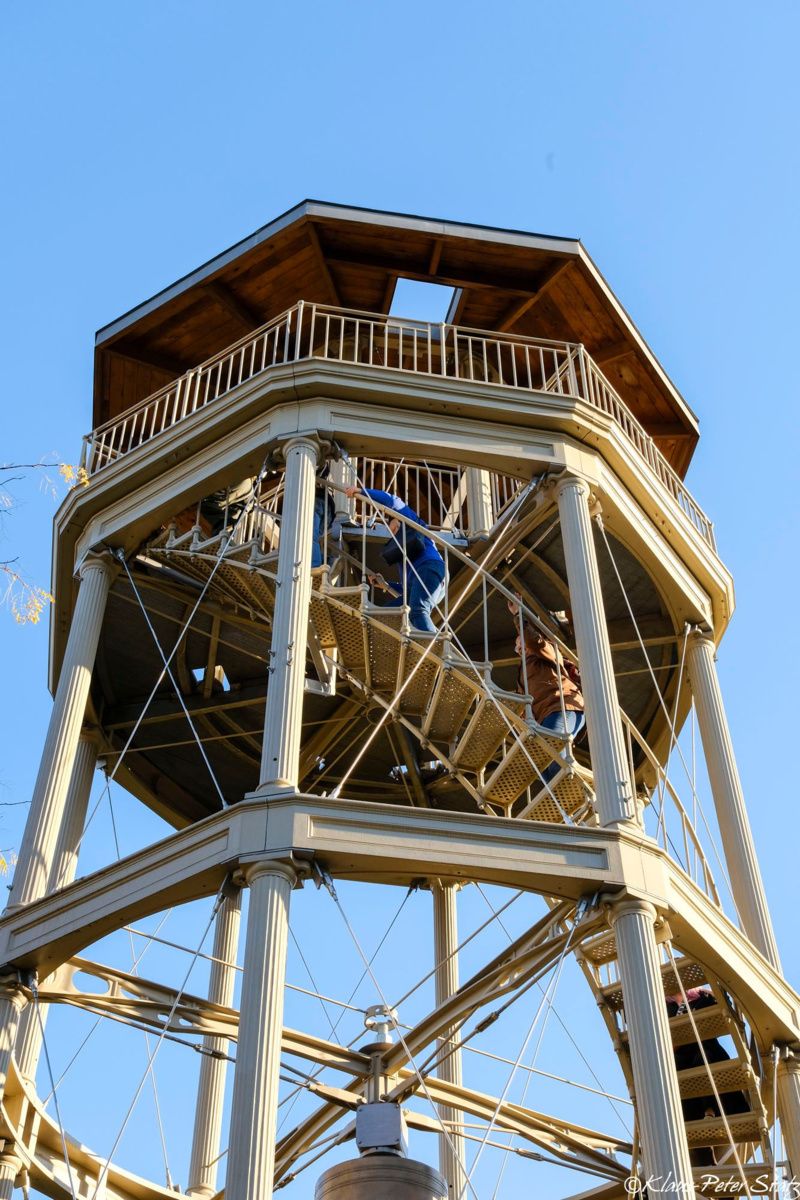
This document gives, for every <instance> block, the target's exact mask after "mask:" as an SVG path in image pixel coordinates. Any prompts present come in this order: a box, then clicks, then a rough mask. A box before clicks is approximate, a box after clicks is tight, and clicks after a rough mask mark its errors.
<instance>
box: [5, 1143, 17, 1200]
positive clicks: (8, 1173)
mask: <svg viewBox="0 0 800 1200" xmlns="http://www.w3.org/2000/svg"><path fill="white" fill-rule="evenodd" d="M21 1170H22V1160H21V1159H20V1158H19V1157H18V1155H17V1153H16V1151H15V1148H14V1143H13V1142H7V1143H6V1144H5V1146H4V1147H3V1149H2V1150H0V1200H11V1197H12V1195H13V1194H14V1184H15V1183H16V1181H17V1176H18V1175H19V1173H20V1171H21Z"/></svg>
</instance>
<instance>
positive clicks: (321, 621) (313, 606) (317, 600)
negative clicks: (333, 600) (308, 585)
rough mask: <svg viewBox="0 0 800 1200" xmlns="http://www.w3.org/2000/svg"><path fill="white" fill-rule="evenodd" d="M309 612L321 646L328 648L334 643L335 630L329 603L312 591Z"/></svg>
mask: <svg viewBox="0 0 800 1200" xmlns="http://www.w3.org/2000/svg"><path fill="white" fill-rule="evenodd" d="M309 611H310V612H311V620H312V622H313V625H314V629H315V630H316V634H317V637H318V638H319V643H320V645H321V646H324V647H326V648H327V649H330V647H331V646H335V645H336V632H335V630H334V628H333V622H332V621H331V610H330V605H329V604H327V603H326V601H325V600H324V599H323V597H322V596H320V595H318V594H317V593H316V592H312V594H311V600H310V604H309Z"/></svg>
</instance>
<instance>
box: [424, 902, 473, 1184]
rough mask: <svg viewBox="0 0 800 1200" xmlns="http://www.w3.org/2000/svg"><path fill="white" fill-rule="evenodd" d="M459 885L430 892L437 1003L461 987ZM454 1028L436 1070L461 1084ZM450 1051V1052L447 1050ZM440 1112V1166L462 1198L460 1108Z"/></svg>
mask: <svg viewBox="0 0 800 1200" xmlns="http://www.w3.org/2000/svg"><path fill="white" fill-rule="evenodd" d="M458 888H459V885H458V884H457V883H448V882H446V881H440V880H431V895H432V896H433V954H434V962H435V964H436V973H435V976H434V982H435V988H436V1003H437V1005H440V1004H444V1002H445V1001H446V1000H449V999H450V997H451V996H452V995H454V994H455V993H456V992H457V991H458V986H459V984H458V953H457V950H458V909H457V906H456V894H457V892H458ZM454 1034H455V1030H447V1032H446V1034H445V1036H444V1037H442V1038H439V1043H438V1048H439V1052H440V1054H445V1055H446V1057H445V1058H443V1059H442V1061H441V1062H440V1064H439V1066H438V1067H437V1068H436V1074H437V1075H438V1076H439V1078H440V1079H445V1080H447V1082H448V1083H454V1084H457V1085H458V1086H460V1085H461V1083H462V1082H463V1075H462V1063H461V1051H460V1050H452V1048H451V1039H452V1037H453V1036H454ZM448 1051H449V1053H448ZM439 1116H440V1117H441V1119H442V1121H445V1122H448V1125H447V1129H448V1133H449V1137H445V1135H444V1134H443V1133H440V1134H439V1170H440V1171H441V1173H442V1175H443V1176H444V1178H445V1180H446V1181H447V1190H448V1195H449V1198H450V1200H461V1197H462V1196H463V1195H464V1194H465V1191H466V1186H467V1181H466V1175H465V1172H464V1167H463V1165H462V1164H463V1163H464V1161H465V1159H464V1138H463V1136H462V1135H461V1134H460V1133H459V1132H458V1131H457V1129H456V1127H455V1125H454V1124H453V1123H454V1122H456V1121H458V1120H459V1118H460V1114H459V1112H458V1109H455V1108H451V1107H450V1106H449V1105H445V1104H442V1105H440V1106H439Z"/></svg>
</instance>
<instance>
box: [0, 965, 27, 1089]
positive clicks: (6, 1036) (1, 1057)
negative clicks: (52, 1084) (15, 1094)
mask: <svg viewBox="0 0 800 1200" xmlns="http://www.w3.org/2000/svg"><path fill="white" fill-rule="evenodd" d="M26 1003H27V997H26V995H25V992H24V991H23V990H22V987H21V986H20V985H19V984H12V985H10V986H6V987H4V988H3V989H2V991H1V992H0V1100H2V1099H3V1096H4V1095H5V1090H6V1079H7V1078H8V1069H9V1067H10V1066H11V1056H12V1054H13V1053H14V1043H15V1042H16V1039H17V1030H18V1029H19V1018H20V1013H21V1012H22V1010H23V1009H24V1007H25V1004H26Z"/></svg>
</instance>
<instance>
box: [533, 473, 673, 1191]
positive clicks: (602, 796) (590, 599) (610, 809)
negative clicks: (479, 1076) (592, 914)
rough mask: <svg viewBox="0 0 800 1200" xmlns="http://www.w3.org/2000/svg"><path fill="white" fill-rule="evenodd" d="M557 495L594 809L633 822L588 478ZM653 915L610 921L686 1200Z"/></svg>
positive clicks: (636, 911)
mask: <svg viewBox="0 0 800 1200" xmlns="http://www.w3.org/2000/svg"><path fill="white" fill-rule="evenodd" d="M556 494H557V497H558V510H559V516H560V518H561V536H562V539H563V543H564V559H565V562H566V567H567V580H568V583H569V592H570V602H571V605H572V619H573V624H574V626H575V638H576V641H577V644H578V656H579V659H580V668H581V681H582V685H583V694H584V697H585V700H586V723H587V725H588V728H589V745H590V748H591V754H592V773H593V776H594V787H595V795H596V797H597V809H598V813H599V816H600V821H601V824H603V825H616V824H619V823H620V822H623V821H633V820H635V818H636V810H635V805H634V797H633V781H632V780H631V778H630V773H629V770H628V761H627V756H626V754H625V741H624V738H623V734H622V723H621V721H620V717H619V700H618V697H617V687H616V681H615V679H614V667H613V663H612V660H611V646H610V644H609V639H608V626H607V624H606V615H605V606H604V604H603V595H602V591H601V589H600V572H599V570H598V565H597V555H596V554H595V547H594V538H593V535H592V523H591V519H590V516H589V486H588V484H587V483H586V482H585V480H582V479H578V478H575V477H572V476H566V477H564V478H562V479H561V480H560V481H559V483H558V486H557V492H556ZM656 916H657V914H656V910H655V908H653V906H652V905H650V904H647V903H645V902H644V901H638V900H629V901H622V902H620V903H618V904H616V905H615V906H614V908H613V910H612V917H611V920H612V924H613V926H614V930H615V933H616V941H617V955H618V959H619V969H620V979H621V982H622V991H623V995H624V997H625V1016H626V1019H627V1022H628V1029H629V1035H630V1049H631V1064H632V1068H633V1080H634V1086H635V1089H636V1100H637V1113H638V1116H639V1123H640V1129H641V1138H642V1151H643V1155H644V1160H645V1165H646V1169H647V1174H648V1176H650V1175H652V1176H655V1177H656V1179H657V1180H659V1181H660V1184H659V1186H660V1188H661V1189H662V1190H663V1189H664V1188H665V1187H671V1186H673V1185H672V1184H669V1183H668V1182H667V1181H668V1180H670V1179H671V1180H673V1181H677V1184H678V1186H679V1188H680V1191H681V1195H684V1196H686V1195H691V1194H692V1190H693V1189H692V1170H691V1164H690V1162H689V1149H688V1146H687V1144H686V1130H685V1128H684V1122H683V1113H682V1111H681V1104H680V1097H679V1095H678V1081H677V1076H676V1073H675V1060H674V1058H673V1053H672V1041H671V1039H670V1035H669V1027H668V1025H667V1011H666V1005H665V1002H664V989H663V986H662V983H661V973H660V971H659V965H658V950H657V947H656V938H655V927H654V922H655V919H656Z"/></svg>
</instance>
